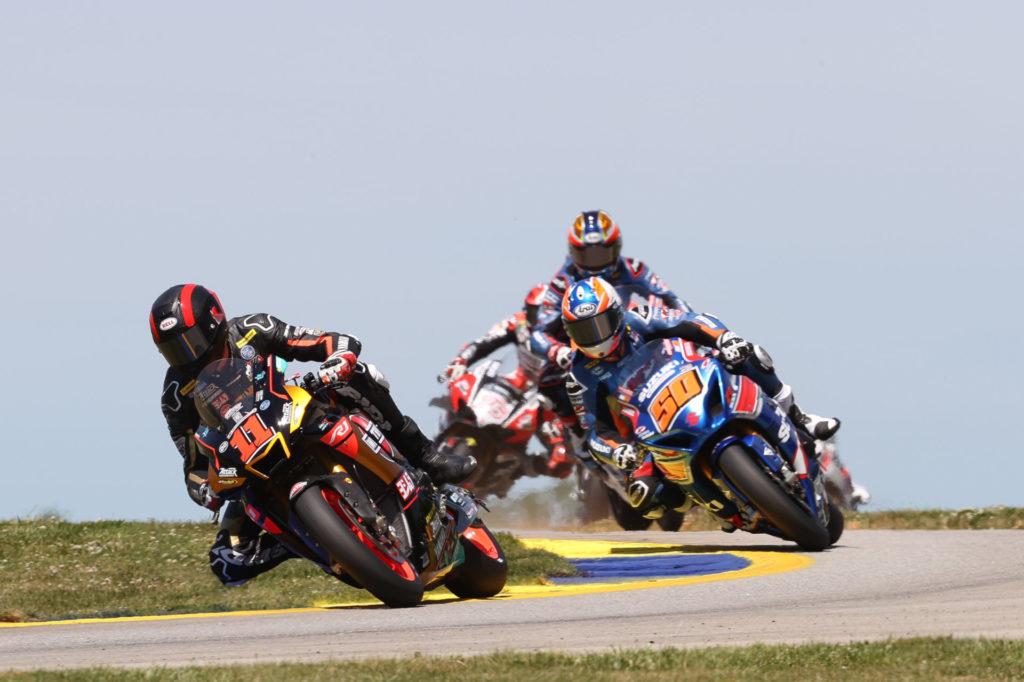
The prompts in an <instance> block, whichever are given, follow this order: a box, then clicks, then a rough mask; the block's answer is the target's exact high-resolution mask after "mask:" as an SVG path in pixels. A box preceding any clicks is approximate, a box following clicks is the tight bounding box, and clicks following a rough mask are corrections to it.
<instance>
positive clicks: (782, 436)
mask: <svg viewBox="0 0 1024 682" xmlns="http://www.w3.org/2000/svg"><path fill="white" fill-rule="evenodd" d="M775 414H777V415H779V442H781V443H785V442H786V441H788V440H789V437H790V435H792V432H793V431H792V429H790V428H789V419H787V418H786V413H785V412H783V411H782V408H781V407H779V406H778V405H776V406H775ZM797 445H798V447H799V443H798V444H797Z"/></svg>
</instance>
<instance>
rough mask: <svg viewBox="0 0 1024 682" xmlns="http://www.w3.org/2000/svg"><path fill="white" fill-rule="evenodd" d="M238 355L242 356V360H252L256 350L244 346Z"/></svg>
mask: <svg viewBox="0 0 1024 682" xmlns="http://www.w3.org/2000/svg"><path fill="white" fill-rule="evenodd" d="M238 354H239V355H241V356H242V359H243V360H252V359H253V358H254V357H256V349H255V348H253V347H252V346H245V347H244V348H242V350H241V351H240V352H239V353H238Z"/></svg>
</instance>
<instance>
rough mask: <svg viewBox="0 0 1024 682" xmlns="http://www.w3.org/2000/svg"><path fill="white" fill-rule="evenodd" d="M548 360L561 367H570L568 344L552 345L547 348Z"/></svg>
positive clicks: (570, 356) (570, 354) (570, 357)
mask: <svg viewBox="0 0 1024 682" xmlns="http://www.w3.org/2000/svg"><path fill="white" fill-rule="evenodd" d="M548 360H550V361H551V362H553V363H555V364H556V365H558V366H559V368H561V369H569V368H570V367H572V348H569V346H552V347H551V348H550V349H548Z"/></svg>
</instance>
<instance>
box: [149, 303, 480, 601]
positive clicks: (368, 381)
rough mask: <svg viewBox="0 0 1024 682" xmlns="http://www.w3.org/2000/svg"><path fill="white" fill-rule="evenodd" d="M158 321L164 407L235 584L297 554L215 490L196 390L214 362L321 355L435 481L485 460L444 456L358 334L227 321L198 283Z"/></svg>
mask: <svg viewBox="0 0 1024 682" xmlns="http://www.w3.org/2000/svg"><path fill="white" fill-rule="evenodd" d="M149 326H150V331H151V332H152V336H153V341H154V343H155V344H156V346H157V349H158V350H159V351H160V353H161V354H162V355H163V356H164V359H165V360H167V363H168V364H169V365H170V367H169V368H168V370H167V374H166V377H165V379H164V388H163V396H162V400H161V407H162V410H163V414H164V418H165V419H166V420H167V427H168V429H169V431H170V435H171V439H172V440H173V441H174V444H175V446H176V447H177V448H178V452H179V454H180V455H181V456H182V458H183V460H184V462H183V464H184V472H185V485H186V489H187V490H188V494H189V496H190V497H191V498H192V500H193V501H194V502H196V504H199V505H202V506H204V507H207V508H208V509H212V510H219V511H220V515H221V527H220V532H219V533H218V534H217V539H216V540H215V542H214V545H213V547H212V548H211V549H210V568H211V570H213V572H214V574H215V575H216V576H217V578H218V579H219V580H220V581H221V582H223V583H224V584H226V585H240V584H242V583H244V582H246V581H248V580H249V579H251V578H253V577H255V576H256V575H258V574H260V573H263V572H264V571H267V570H269V569H271V568H273V567H274V566H276V565H277V564H279V563H281V562H282V561H284V560H285V559H288V558H290V557H291V556H293V555H292V554H291V552H290V551H289V550H288V549H287V548H286V547H285V546H284V545H282V544H280V543H279V542H278V541H277V539H276V538H274V537H273V536H272V535H269V534H267V533H264V532H261V530H260V528H259V526H257V525H256V524H255V523H253V522H252V521H250V520H249V519H248V518H247V517H246V516H245V513H244V510H243V509H242V508H241V504H240V503H238V502H235V501H230V502H228V503H227V504H224V505H223V506H222V501H221V500H220V499H219V498H217V497H216V496H215V495H213V494H212V493H211V491H210V487H209V484H208V483H207V478H208V471H209V467H210V462H209V460H208V459H207V457H206V455H205V454H203V452H202V449H201V448H197V447H196V442H195V439H194V438H193V436H194V434H195V431H196V428H197V427H198V426H199V421H200V419H199V413H198V411H197V410H196V407H195V404H194V402H193V401H192V397H191V392H192V390H193V387H194V386H195V378H196V376H197V375H198V374H199V372H200V370H202V368H203V367H204V366H206V365H207V364H209V363H210V362H212V361H213V360H217V359H220V358H224V357H239V358H241V359H243V360H253V359H256V358H258V357H266V356H268V355H275V356H277V357H280V358H282V359H284V360H288V361H317V362H321V363H322V364H321V365H320V369H319V372H318V374H319V378H320V379H321V381H323V382H324V383H325V384H326V385H331V386H335V387H337V388H336V390H337V393H338V394H339V396H340V397H341V399H342V400H344V401H346V402H348V403H350V405H351V406H353V407H359V408H360V409H363V410H364V411H366V412H367V414H369V416H370V417H371V418H372V419H373V420H374V421H375V422H376V423H377V425H378V426H380V427H381V429H382V430H383V431H384V433H385V434H386V435H387V436H388V438H389V439H390V440H391V441H392V442H393V443H394V444H395V445H396V446H398V448H399V450H400V451H401V452H402V454H403V455H404V456H405V457H406V459H407V460H409V462H410V463H412V464H413V465H414V466H417V467H420V468H422V469H425V470H426V472H427V473H428V474H429V475H430V477H431V478H432V479H433V480H434V481H435V482H442V481H457V480H461V479H462V478H465V477H466V476H467V475H468V474H469V472H470V471H472V469H473V467H474V466H475V461H474V460H473V459H472V458H466V457H458V456H453V455H443V454H441V453H438V452H437V451H436V450H435V449H434V447H433V443H432V442H431V441H430V440H429V439H428V438H427V437H426V436H425V435H424V434H423V433H422V432H421V431H420V429H419V427H418V426H417V425H416V422H414V421H413V420H412V419H410V418H409V417H407V416H405V415H404V414H402V412H401V411H400V410H399V409H398V406H397V405H395V401H394V399H393V398H392V397H391V393H390V390H389V388H390V387H389V384H388V382H387V380H386V379H385V378H384V376H383V374H381V373H380V371H379V370H378V369H377V368H376V367H375V366H373V365H371V364H366V363H363V362H360V361H359V360H358V356H359V353H360V351H361V350H362V344H361V343H360V342H359V339H357V338H356V337H354V336H352V335H349V334H337V333H334V332H325V331H322V330H319V329H310V328H307V327H295V326H292V325H288V324H285V323H283V322H281V321H280V320H278V319H277V318H275V317H273V316H272V315H268V314H266V313H255V314H252V315H245V316H242V317H234V318H231V319H227V318H226V317H225V315H224V308H223V307H222V306H221V304H220V300H219V299H218V298H217V295H216V294H215V293H214V292H212V291H210V290H209V289H206V288H205V287H202V286H200V285H197V284H184V285H177V286H173V287H171V288H170V289H168V290H167V291H165V292H164V293H163V294H161V295H160V296H159V297H158V298H157V299H156V301H155V302H154V303H153V307H152V309H151V311H150V315H149Z"/></svg>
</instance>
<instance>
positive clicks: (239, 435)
mask: <svg viewBox="0 0 1024 682" xmlns="http://www.w3.org/2000/svg"><path fill="white" fill-rule="evenodd" d="M273 437H274V430H273V429H268V428H267V425H266V424H264V423H263V420H262V419H260V416H259V415H258V414H255V413H254V414H251V415H249V418H248V419H246V420H245V421H244V422H242V423H241V424H239V425H238V427H237V428H236V429H235V431H234V433H232V434H231V441H230V443H231V447H233V448H235V449H236V450H238V452H239V454H240V455H241V456H242V462H243V463H248V462H249V460H250V459H252V456H253V455H254V454H255V453H256V451H257V450H259V449H260V448H261V447H263V446H264V445H265V444H266V442H267V441H268V440H270V439H271V438H273Z"/></svg>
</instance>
